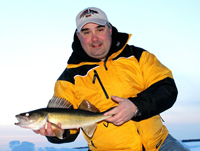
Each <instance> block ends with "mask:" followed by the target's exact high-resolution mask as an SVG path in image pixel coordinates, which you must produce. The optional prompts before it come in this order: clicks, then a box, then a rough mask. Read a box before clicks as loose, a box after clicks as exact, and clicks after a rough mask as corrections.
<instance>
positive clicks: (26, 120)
mask: <svg viewBox="0 0 200 151" xmlns="http://www.w3.org/2000/svg"><path fill="white" fill-rule="evenodd" d="M15 117H16V118H17V120H18V123H15V125H21V124H25V123H26V124H28V123H29V122H30V121H29V118H28V117H25V116H21V115H16V116H15Z"/></svg>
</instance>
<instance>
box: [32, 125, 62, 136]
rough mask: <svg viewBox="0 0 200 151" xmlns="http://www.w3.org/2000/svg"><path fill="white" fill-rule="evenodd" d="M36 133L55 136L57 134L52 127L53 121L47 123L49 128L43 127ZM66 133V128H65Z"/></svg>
mask: <svg viewBox="0 0 200 151" xmlns="http://www.w3.org/2000/svg"><path fill="white" fill-rule="evenodd" d="M58 127H61V124H60V123H58ZM34 132H35V133H36V134H40V135H42V136H50V137H53V136H55V134H54V133H53V130H52V127H51V123H47V129H45V126H44V127H42V128H41V129H39V130H37V131H34ZM63 133H64V130H63Z"/></svg>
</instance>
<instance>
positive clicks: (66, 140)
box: [46, 130, 80, 144]
mask: <svg viewBox="0 0 200 151" xmlns="http://www.w3.org/2000/svg"><path fill="white" fill-rule="evenodd" d="M79 132H80V131H77V132H76V133H75V134H70V130H65V131H64V134H63V137H64V139H59V138H57V137H48V136H46V138H47V140H48V141H49V142H51V143H55V144H62V143H69V142H73V141H74V140H75V139H76V138H77V136H78V134H79Z"/></svg>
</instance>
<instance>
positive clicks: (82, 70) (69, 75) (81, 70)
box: [58, 65, 98, 84]
mask: <svg viewBox="0 0 200 151" xmlns="http://www.w3.org/2000/svg"><path fill="white" fill-rule="evenodd" d="M96 66H98V65H83V66H80V67H78V68H70V69H68V68H66V69H65V70H64V71H63V73H62V74H61V75H60V77H59V78H58V80H63V81H68V82H71V83H72V84H74V77H75V76H77V75H80V76H85V75H86V74H87V73H88V71H89V70H91V69H92V68H94V67H96Z"/></svg>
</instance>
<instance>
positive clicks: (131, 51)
mask: <svg viewBox="0 0 200 151" xmlns="http://www.w3.org/2000/svg"><path fill="white" fill-rule="evenodd" d="M144 51H146V50H144V49H142V48H139V47H135V46H133V45H131V46H129V45H126V47H125V48H124V50H123V51H122V52H121V54H119V55H118V56H117V57H116V58H115V59H118V58H120V57H126V58H128V57H130V56H135V58H136V59H137V60H138V62H139V61H140V57H141V55H142V53H143V52H144ZM115 59H114V60H115Z"/></svg>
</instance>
